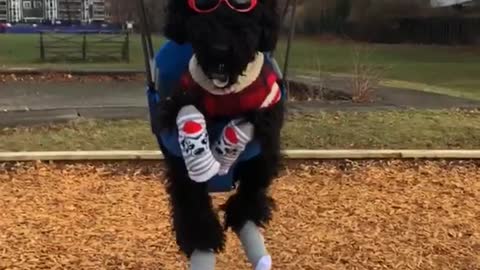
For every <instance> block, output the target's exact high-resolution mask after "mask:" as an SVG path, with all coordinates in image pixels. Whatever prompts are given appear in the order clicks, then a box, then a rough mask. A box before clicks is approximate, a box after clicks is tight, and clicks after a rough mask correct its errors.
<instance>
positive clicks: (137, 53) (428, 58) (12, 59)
mask: <svg viewBox="0 0 480 270" xmlns="http://www.w3.org/2000/svg"><path fill="white" fill-rule="evenodd" d="M38 38H39V37H38V36H37V35H0V67H2V66H3V67H11V66H16V67H18V66H23V67H25V66H28V67H42V66H43V67H58V68H61V67H68V68H138V69H142V68H143V55H142V51H141V43H140V39H139V37H138V36H135V35H134V36H132V42H131V63H129V64H127V63H73V64H72V63H55V64H44V63H41V62H40V61H39V52H38V49H37V46H38ZM154 43H155V47H157V48H158V47H159V46H160V44H161V43H162V39H161V38H160V37H159V36H157V37H154ZM359 46H360V45H358V44H354V43H322V42H320V41H316V40H311V39H305V38H301V39H297V40H295V41H294V44H293V48H292V54H291V66H292V68H293V69H295V70H298V71H300V72H312V71H313V72H314V73H315V72H318V71H319V70H320V71H321V72H333V73H351V72H352V66H353V59H354V57H353V56H354V51H355V50H356V49H357V48H358V47H359ZM363 46H364V45H362V47H363ZM284 52H285V42H283V41H282V42H280V43H279V49H278V53H277V57H278V60H279V62H280V63H283V55H284ZM361 59H362V61H363V62H364V63H366V64H369V65H372V66H375V67H379V68H386V70H385V72H384V74H383V77H384V79H388V80H400V81H409V82H415V83H421V84H426V85H428V86H433V87H434V89H435V88H438V89H446V90H444V91H442V92H441V93H444V94H448V95H453V96H459V97H467V98H473V99H478V100H480V76H478V74H479V70H480V48H473V47H445V46H413V45H368V49H367V51H366V52H364V53H362V55H361ZM410 85H415V84H410ZM425 89H426V90H428V89H427V87H419V90H425Z"/></svg>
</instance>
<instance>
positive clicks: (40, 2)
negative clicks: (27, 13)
mask: <svg viewBox="0 0 480 270" xmlns="http://www.w3.org/2000/svg"><path fill="white" fill-rule="evenodd" d="M33 7H34V8H42V1H35V2H33Z"/></svg>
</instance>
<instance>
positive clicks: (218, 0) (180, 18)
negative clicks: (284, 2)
mask: <svg viewBox="0 0 480 270" xmlns="http://www.w3.org/2000/svg"><path fill="white" fill-rule="evenodd" d="M227 1H228V0H227ZM227 1H226V0H193V1H190V3H189V0H170V1H169V3H168V6H167V20H166V26H165V35H166V37H167V38H169V39H171V40H173V41H175V42H177V43H179V44H182V43H190V44H192V47H193V51H194V53H195V56H196V57H197V61H198V63H199V65H200V67H201V68H202V70H203V72H204V73H205V74H206V75H207V76H208V77H209V78H210V79H212V80H213V81H214V82H215V84H216V86H217V87H218V88H226V87H228V86H230V85H232V84H234V83H235V82H236V81H237V79H238V77H239V76H240V75H242V73H243V71H244V70H245V69H246V68H247V65H248V63H250V62H251V61H253V60H254V58H255V55H256V54H257V52H259V51H262V52H266V51H272V50H273V49H274V48H275V45H276V42H277V38H278V28H279V22H278V19H279V18H278V16H277V3H276V0H258V2H257V4H256V5H254V6H253V5H252V9H251V10H249V11H248V12H239V11H238V10H235V9H234V8H232V6H234V5H232V3H233V4H235V3H236V4H239V5H248V4H249V3H251V2H250V1H254V0H229V1H230V2H227ZM192 3H197V4H198V5H202V4H205V3H207V4H210V5H214V6H216V7H217V8H215V9H211V10H209V11H208V12H199V11H198V10H195V9H194V8H193V7H192Z"/></svg>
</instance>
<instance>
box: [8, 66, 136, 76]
mask: <svg viewBox="0 0 480 270" xmlns="http://www.w3.org/2000/svg"><path fill="white" fill-rule="evenodd" d="M51 73H57V74H71V75H80V76H88V75H106V76H115V75H143V74H145V71H144V70H141V69H114V70H113V69H110V70H105V69H71V70H68V69H55V68H0V75H10V74H15V75H41V74H51Z"/></svg>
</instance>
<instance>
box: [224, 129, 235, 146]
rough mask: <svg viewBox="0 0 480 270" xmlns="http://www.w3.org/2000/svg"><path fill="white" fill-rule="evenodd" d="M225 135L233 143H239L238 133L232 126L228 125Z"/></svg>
mask: <svg viewBox="0 0 480 270" xmlns="http://www.w3.org/2000/svg"><path fill="white" fill-rule="evenodd" d="M225 137H226V138H227V140H228V141H229V142H231V143H232V144H237V143H238V137H237V133H236V132H235V130H234V129H233V128H232V127H227V129H226V130H225Z"/></svg>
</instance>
